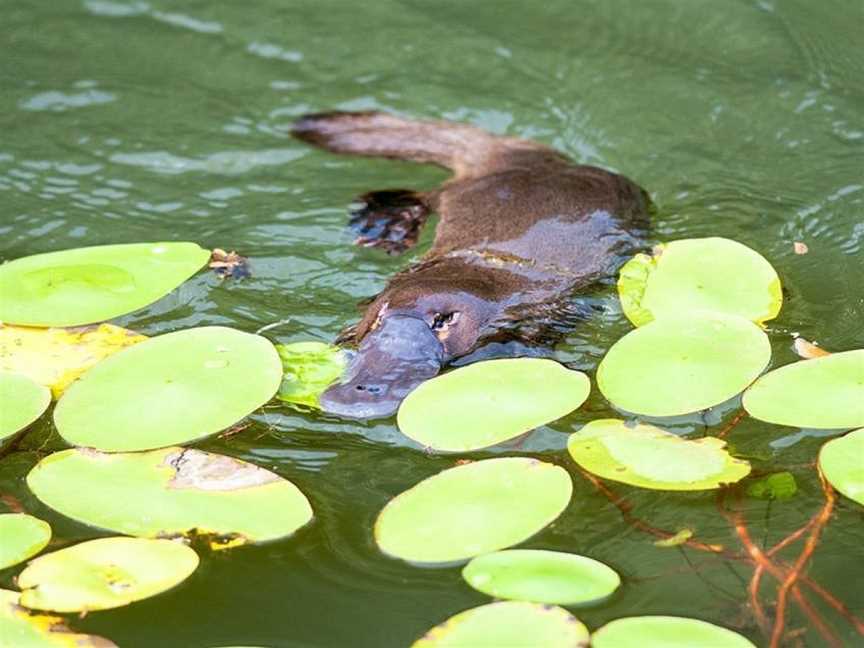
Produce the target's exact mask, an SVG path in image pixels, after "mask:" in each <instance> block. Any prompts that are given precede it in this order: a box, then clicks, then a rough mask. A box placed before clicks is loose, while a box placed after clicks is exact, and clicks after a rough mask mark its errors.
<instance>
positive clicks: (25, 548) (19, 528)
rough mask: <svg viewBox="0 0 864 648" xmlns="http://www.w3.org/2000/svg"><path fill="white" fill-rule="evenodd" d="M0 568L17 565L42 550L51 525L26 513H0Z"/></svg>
mask: <svg viewBox="0 0 864 648" xmlns="http://www.w3.org/2000/svg"><path fill="white" fill-rule="evenodd" d="M0 538H3V542H2V543H0V569H6V568H7V567H11V566H12V565H17V564H18V563H20V562H23V561H25V560H27V559H28V558H30V557H31V556H35V555H36V554H37V553H39V552H40V551H42V550H43V549H44V548H45V546H46V545H47V544H48V541H49V540H50V539H51V526H50V525H49V524H48V523H47V522H44V521H43V520H40V519H39V518H36V517H33V516H32V515H27V514H26V513H5V514H3V515H0Z"/></svg>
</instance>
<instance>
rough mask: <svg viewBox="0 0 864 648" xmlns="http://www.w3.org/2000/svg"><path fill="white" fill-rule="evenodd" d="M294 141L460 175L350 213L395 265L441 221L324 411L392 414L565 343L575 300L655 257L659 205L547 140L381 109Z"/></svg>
mask: <svg viewBox="0 0 864 648" xmlns="http://www.w3.org/2000/svg"><path fill="white" fill-rule="evenodd" d="M292 133H293V135H294V136H295V137H298V138H299V139H301V140H304V141H305V142H308V143H310V144H313V145H315V146H319V147H321V148H324V149H327V150H328V151H331V152H334V153H343V154H352V155H364V156H378V157H386V158H394V159H399V160H410V161H413V162H420V163H428V164H435V165H438V166H441V167H444V168H447V169H449V170H450V171H451V172H452V174H453V176H452V178H450V179H449V180H448V181H447V182H445V183H444V184H443V185H442V186H441V187H439V188H438V189H435V190H432V191H424V192H419V191H411V190H406V189H391V190H384V191H375V192H371V193H367V194H365V195H363V196H361V197H360V198H359V200H358V202H357V204H358V205H359V207H358V208H357V209H355V210H354V211H352V212H351V219H350V226H351V227H352V229H353V230H354V232H355V233H356V235H357V239H356V241H355V242H356V243H357V244H359V245H363V246H368V247H376V248H381V249H383V250H386V251H387V252H388V253H390V254H398V253H401V252H403V251H405V250H407V249H409V248H411V247H412V246H413V245H414V244H415V243H416V242H417V238H418V235H419V232H420V229H421V227H422V226H423V224H424V222H425V221H426V220H427V217H428V216H429V214H430V213H433V212H434V213H437V214H438V215H439V218H440V220H439V223H438V226H437V229H436V232H435V239H434V242H433V243H432V246H431V248H430V249H429V251H428V252H427V253H426V254H425V255H423V256H422V257H421V258H420V259H419V260H418V261H416V262H415V263H414V264H412V265H411V266H410V267H408V268H407V269H405V270H403V271H401V272H399V273H398V274H396V275H395V276H393V278H392V279H390V281H389V282H388V283H387V285H386V287H385V288H384V290H382V291H381V292H380V293H379V294H378V295H377V296H375V297H374V298H372V299H371V300H369V301H368V305H367V306H366V309H365V312H364V313H363V316H362V318H361V319H360V321H359V322H358V323H357V324H356V325H354V326H350V327H349V328H347V329H346V330H345V331H344V332H343V334H342V335H341V336H340V338H339V340H338V341H339V342H340V343H348V344H351V345H355V346H356V347H357V352H356V354H355V355H354V356H353V358H352V360H351V361H350V363H349V365H348V367H347V370H346V372H345V376H344V378H343V379H342V381H341V382H340V383H337V384H335V385H333V386H331V387H329V388H328V389H327V390H326V391H325V392H324V393H323V394H322V395H321V397H320V404H321V407H322V409H323V410H324V411H325V412H330V413H333V414H337V415H340V416H344V417H351V418H380V417H386V416H390V415H392V414H393V413H394V412H395V411H396V410H397V408H398V406H399V403H400V402H401V401H402V399H404V398H405V396H406V395H407V394H408V393H409V392H410V391H411V390H412V389H414V388H415V387H416V386H417V385H419V384H420V383H421V382H423V381H425V380H427V379H429V378H432V377H433V376H435V375H436V374H437V373H438V372H439V371H441V369H442V368H443V367H445V366H447V365H448V364H451V363H454V362H455V361H457V360H459V359H465V358H466V357H469V358H471V357H491V356H492V355H494V354H492V353H487V354H485V356H484V354H483V353H482V350H483V349H486V350H489V349H498V350H501V349H505V348H509V349H512V348H514V344H515V345H516V347H517V348H524V349H528V348H530V347H532V346H534V347H536V346H541V347H542V346H547V347H548V346H550V345H552V344H554V342H555V340H556V339H557V338H558V337H559V336H560V335H561V334H562V332H564V331H566V330H567V329H568V327H571V326H572V325H573V322H574V321H575V320H576V319H578V315H579V312H580V309H579V308H578V307H574V304H578V300H577V299H576V297H578V296H579V295H580V294H584V293H585V291H586V290H588V289H589V288H590V287H591V286H592V285H593V284H596V283H597V282H599V281H602V280H603V279H607V280H608V279H609V278H610V277H611V276H614V273H615V272H616V270H617V269H618V267H619V266H620V265H621V263H622V261H623V260H624V259H625V258H626V257H627V256H629V255H630V254H632V253H633V252H634V251H636V250H637V249H640V248H642V247H643V246H644V236H645V232H646V227H647V224H648V214H649V211H650V209H651V202H650V199H649V197H648V195H647V194H646V192H645V191H644V190H643V189H641V188H640V187H639V186H638V185H636V184H635V183H634V182H632V181H631V180H629V179H627V178H625V177H624V176H621V175H618V174H616V173H612V172H610V171H606V170H604V169H601V168H598V167H593V166H585V165H580V164H576V163H575V162H573V161H572V160H570V159H568V158H567V157H566V156H565V155H563V154H562V153H559V152H558V151H556V150H554V149H552V148H550V147H548V146H546V145H544V144H541V143H539V142H534V141H530V140H525V139H518V138H513V137H503V136H496V135H493V134H491V133H488V132H486V131H484V130H482V129H480V128H477V127H474V126H470V125H466V124H458V123H452V122H446V121H415V120H410V119H404V118H401V117H397V116H394V115H390V114H386V113H381V112H329V113H318V114H311V115H306V116H304V117H302V118H300V119H299V120H298V121H297V122H295V124H294V125H293V128H292ZM574 315H575V316H576V317H574ZM511 343H514V344H511ZM508 345H509V346H508Z"/></svg>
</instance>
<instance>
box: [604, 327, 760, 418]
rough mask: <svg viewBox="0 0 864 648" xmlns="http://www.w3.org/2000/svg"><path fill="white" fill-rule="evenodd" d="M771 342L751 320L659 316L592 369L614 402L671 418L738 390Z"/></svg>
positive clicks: (710, 404) (756, 372)
mask: <svg viewBox="0 0 864 648" xmlns="http://www.w3.org/2000/svg"><path fill="white" fill-rule="evenodd" d="M770 359H771V344H770V343H769V342H768V337H767V336H766V335H765V333H764V332H763V331H762V329H760V328H759V327H758V326H756V325H755V324H754V323H753V322H750V321H748V320H745V319H743V318H741V317H736V316H732V315H719V314H713V313H700V314H693V315H690V316H688V317H687V318H686V319H662V320H657V321H654V322H651V323H650V324H646V325H645V326H642V327H641V328H638V329H636V330H634V331H631V332H630V333H628V334H627V335H625V336H624V337H623V338H621V339H620V340H618V342H616V343H615V344H614V345H612V348H611V349H609V352H608V353H607V354H606V357H604V358H603V360H602V361H601V362H600V366H599V367H598V369H597V385H598V386H599V387H600V391H601V392H603V395H604V396H605V397H606V398H608V399H609V400H610V401H611V402H612V404H613V405H615V406H616V407H619V408H621V409H622V410H625V411H627V412H632V413H634V414H643V415H645V416H676V415H678V414H688V413H690V412H696V411H699V410H703V409H707V408H709V407H713V406H714V405H718V404H720V403H722V402H724V401H726V400H728V399H730V398H732V397H733V396H735V395H736V394H738V393H740V392H741V391H742V390H743V389H744V388H746V387H747V386H748V385H749V384H750V383H752V382H753V381H754V380H755V379H756V377H757V376H758V375H759V374H760V373H761V372H762V370H764V369H765V367H766V366H767V365H768V361H769V360H770Z"/></svg>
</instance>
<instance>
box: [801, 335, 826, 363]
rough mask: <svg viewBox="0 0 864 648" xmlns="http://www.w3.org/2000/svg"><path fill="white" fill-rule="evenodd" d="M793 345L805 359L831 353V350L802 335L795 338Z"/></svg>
mask: <svg viewBox="0 0 864 648" xmlns="http://www.w3.org/2000/svg"><path fill="white" fill-rule="evenodd" d="M793 346H794V348H795V353H797V354H798V355H799V356H800V357H802V358H804V359H805V360H811V359H813V358H821V357H823V356H828V355H831V352H830V351H826V350H825V349H822V348H820V347H818V346H816V345H815V344H813V343H812V342H808V341H807V340H805V339H804V338H801V337H799V338H795V342H794V344H793Z"/></svg>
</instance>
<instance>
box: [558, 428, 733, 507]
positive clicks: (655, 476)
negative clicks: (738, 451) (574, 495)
mask: <svg viewBox="0 0 864 648" xmlns="http://www.w3.org/2000/svg"><path fill="white" fill-rule="evenodd" d="M725 446H726V442H725V441H723V440H722V439H717V438H715V437H704V438H702V439H694V440H692V441H691V440H688V439H682V438H681V437H679V436H677V435H675V434H672V433H671V432H666V431H665V430H661V429H660V428H657V427H654V426H653V425H645V424H639V425H632V426H630V425H628V424H626V423H625V422H624V421H620V420H618V419H600V420H597V421H591V422H590V423H588V424H587V425H585V426H584V427H583V428H582V429H581V430H579V431H578V432H576V433H574V434H572V435H570V439H569V440H568V442H567V450H568V451H569V452H570V456H571V457H573V460H574V461H575V462H576V463H578V464H579V465H580V466H582V467H583V468H584V469H585V470H587V471H588V472H591V473H593V474H595V475H597V476H599V477H603V478H604V479H612V480H614V481H619V482H623V483H625V484H631V485H633V486H639V487H640V488H653V489H656V490H676V491H682V490H688V491H689V490H706V489H711V488H720V487H721V486H724V485H726V484H731V483H734V482H737V481H739V480H741V479H743V478H744V477H746V476H747V475H748V474H749V473H750V464H749V463H748V462H746V461H744V460H743V459H735V458H734V457H732V456H731V455H730V454H729V453H728V452H726V450H724V447H725Z"/></svg>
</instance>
